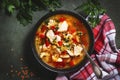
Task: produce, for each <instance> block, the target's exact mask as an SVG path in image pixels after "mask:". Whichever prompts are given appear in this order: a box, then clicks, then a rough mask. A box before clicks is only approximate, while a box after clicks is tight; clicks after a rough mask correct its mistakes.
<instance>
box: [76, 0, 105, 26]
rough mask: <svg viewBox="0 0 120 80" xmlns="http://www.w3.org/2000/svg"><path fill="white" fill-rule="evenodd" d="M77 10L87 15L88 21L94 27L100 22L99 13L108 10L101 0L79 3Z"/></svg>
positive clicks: (88, 0)
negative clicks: (103, 6) (101, 3)
mask: <svg viewBox="0 0 120 80" xmlns="http://www.w3.org/2000/svg"><path fill="white" fill-rule="evenodd" d="M75 10H76V11H78V12H83V13H84V14H86V15H87V21H88V23H89V24H90V25H91V27H92V28H94V27H95V26H96V25H97V24H98V23H99V22H100V18H99V15H102V14H103V13H105V12H106V10H105V9H104V8H102V7H101V5H100V2H99V0H87V1H86V2H83V4H81V5H79V6H78V7H77V8H76V9H75Z"/></svg>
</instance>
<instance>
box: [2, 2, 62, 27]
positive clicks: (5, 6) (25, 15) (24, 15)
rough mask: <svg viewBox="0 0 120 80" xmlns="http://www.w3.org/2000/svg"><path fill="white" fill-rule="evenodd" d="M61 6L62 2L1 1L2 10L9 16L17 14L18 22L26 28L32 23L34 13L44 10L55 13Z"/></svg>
mask: <svg viewBox="0 0 120 80" xmlns="http://www.w3.org/2000/svg"><path fill="white" fill-rule="evenodd" d="M60 6H61V3H60V0H0V9H2V10H4V11H5V13H6V14H7V15H12V14H13V13H14V12H17V14H16V17H17V20H18V21H20V23H21V24H23V25H24V26H25V25H27V24H29V23H31V22H32V15H33V12H34V11H40V10H43V9H48V10H51V11H54V10H55V9H56V8H58V7H60Z"/></svg>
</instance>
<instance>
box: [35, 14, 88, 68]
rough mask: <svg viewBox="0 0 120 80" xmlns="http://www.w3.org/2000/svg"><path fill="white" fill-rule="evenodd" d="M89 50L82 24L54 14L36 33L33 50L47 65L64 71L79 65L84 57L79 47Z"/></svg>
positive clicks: (68, 16)
mask: <svg viewBox="0 0 120 80" xmlns="http://www.w3.org/2000/svg"><path fill="white" fill-rule="evenodd" d="M80 34H82V37H81V39H82V42H83V45H84V47H85V48H86V49H87V50H88V48H89V35H88V32H87V29H86V27H85V26H84V24H83V23H82V22H81V21H80V20H78V19H77V18H75V17H74V16H71V15H68V14H56V15H53V16H51V17H49V18H48V19H46V20H45V21H43V22H42V23H41V24H40V26H39V28H38V29H37V31H36V35H35V48H36V50H37V53H38V56H39V58H40V59H41V60H42V61H43V62H44V63H46V64H47V65H49V66H51V67H53V68H57V69H66V68H71V67H74V66H76V65H77V64H79V63H80V62H81V61H82V60H83V59H84V57H85V53H84V51H83V48H82V47H81V43H80V42H81V41H80Z"/></svg>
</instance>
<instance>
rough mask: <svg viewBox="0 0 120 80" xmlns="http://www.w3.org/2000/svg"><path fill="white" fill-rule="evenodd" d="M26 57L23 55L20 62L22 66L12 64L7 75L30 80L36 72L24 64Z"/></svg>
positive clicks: (21, 79)
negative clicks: (17, 66)
mask: <svg viewBox="0 0 120 80" xmlns="http://www.w3.org/2000/svg"><path fill="white" fill-rule="evenodd" d="M23 61H24V59H23V58H22V57H21V58H20V62H21V66H20V67H19V68H16V67H15V66H14V65H12V64H11V65H10V71H9V72H8V73H6V74H7V76H10V77H12V78H16V77H17V79H20V80H29V79H30V78H33V77H35V74H34V73H33V72H32V71H31V70H30V69H29V67H28V66H26V65H23V64H22V63H23Z"/></svg>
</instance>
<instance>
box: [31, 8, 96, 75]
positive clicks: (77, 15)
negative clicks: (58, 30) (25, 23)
mask: <svg viewBox="0 0 120 80" xmlns="http://www.w3.org/2000/svg"><path fill="white" fill-rule="evenodd" d="M61 13H62V14H68V15H72V16H74V17H76V18H77V19H78V20H80V21H82V23H83V24H84V25H85V27H86V29H87V30H88V33H89V37H90V44H89V45H90V46H89V48H88V53H89V54H91V53H92V51H93V45H94V37H93V32H92V29H91V27H90V25H89V24H88V23H87V21H86V20H85V18H84V17H83V16H81V15H80V14H78V13H76V12H73V11H66V10H56V11H54V12H49V13H47V14H46V15H45V16H43V17H42V18H41V19H40V20H39V21H38V23H37V25H36V26H35V28H34V32H33V40H32V50H33V54H34V56H35V58H36V59H37V61H38V62H39V63H40V64H41V65H42V66H43V67H45V68H46V69H48V70H50V71H53V72H57V73H69V72H73V71H76V70H78V69H80V68H81V67H83V66H84V65H85V63H86V61H87V57H86V56H85V58H84V59H83V60H82V62H80V64H78V65H76V66H74V67H72V68H68V69H57V68H53V67H51V66H48V65H47V64H45V63H44V62H43V61H42V60H41V59H40V57H39V56H38V54H37V51H36V49H35V44H34V38H35V33H36V31H37V29H38V28H39V25H40V24H41V23H42V22H43V21H44V20H46V19H47V18H49V17H51V16H53V15H56V14H61Z"/></svg>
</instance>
